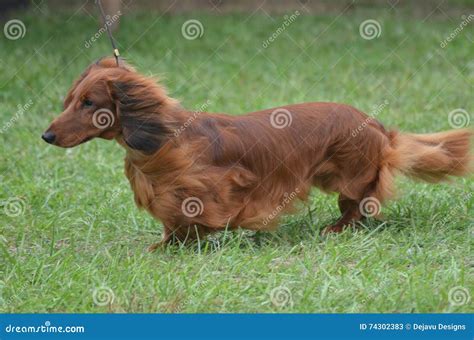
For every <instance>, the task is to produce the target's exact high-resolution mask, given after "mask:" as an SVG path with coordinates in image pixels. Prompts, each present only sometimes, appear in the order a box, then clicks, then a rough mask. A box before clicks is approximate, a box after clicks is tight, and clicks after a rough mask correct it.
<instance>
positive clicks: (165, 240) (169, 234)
mask: <svg viewBox="0 0 474 340" xmlns="http://www.w3.org/2000/svg"><path fill="white" fill-rule="evenodd" d="M173 240H174V237H173V231H172V230H171V229H170V228H168V227H167V226H166V225H165V226H163V237H162V238H161V241H160V242H156V243H153V244H152V245H150V246H149V247H148V248H147V251H148V252H150V253H152V252H154V251H155V250H157V249H158V248H162V247H165V246H167V245H168V244H170V243H173Z"/></svg>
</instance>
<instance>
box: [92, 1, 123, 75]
mask: <svg viewBox="0 0 474 340" xmlns="http://www.w3.org/2000/svg"><path fill="white" fill-rule="evenodd" d="M95 3H96V4H97V6H99V10H100V14H101V15H102V20H103V21H104V25H105V30H106V31H107V34H108V36H109V39H110V43H111V44H112V48H113V50H114V57H115V61H116V62H117V66H119V56H120V53H119V50H118V48H117V46H116V45H115V40H114V37H113V35H112V32H111V31H110V28H109V25H108V24H107V18H106V17H105V12H104V8H103V7H102V2H101V1H100V0H96V1H95Z"/></svg>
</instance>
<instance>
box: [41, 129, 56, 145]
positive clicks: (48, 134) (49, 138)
mask: <svg viewBox="0 0 474 340" xmlns="http://www.w3.org/2000/svg"><path fill="white" fill-rule="evenodd" d="M41 138H43V140H44V141H45V142H46V143H49V144H53V143H54V139H55V138H56V135H55V134H54V133H52V132H50V131H46V132H45V133H43V134H42V135H41Z"/></svg>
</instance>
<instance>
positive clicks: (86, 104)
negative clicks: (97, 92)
mask: <svg viewBox="0 0 474 340" xmlns="http://www.w3.org/2000/svg"><path fill="white" fill-rule="evenodd" d="M82 105H84V107H90V106H92V105H94V103H93V102H92V101H90V100H89V99H84V100H83V101H82Z"/></svg>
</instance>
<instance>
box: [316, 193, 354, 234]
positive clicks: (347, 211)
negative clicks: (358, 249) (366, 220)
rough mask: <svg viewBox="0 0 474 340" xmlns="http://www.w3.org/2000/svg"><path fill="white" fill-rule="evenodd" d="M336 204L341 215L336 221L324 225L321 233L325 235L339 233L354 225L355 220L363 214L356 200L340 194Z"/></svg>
mask: <svg viewBox="0 0 474 340" xmlns="http://www.w3.org/2000/svg"><path fill="white" fill-rule="evenodd" d="M338 205H339V210H340V211H341V217H340V218H339V220H337V222H336V223H334V224H332V225H329V226H327V227H325V228H324V229H323V231H322V232H321V234H323V235H326V234H329V233H340V232H342V231H343V230H344V229H345V228H347V227H350V226H354V225H355V223H356V222H357V221H360V220H361V219H362V217H363V216H362V213H361V211H360V209H359V202H358V201H356V200H353V199H350V198H348V197H346V196H344V195H343V194H340V195H339V199H338Z"/></svg>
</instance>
